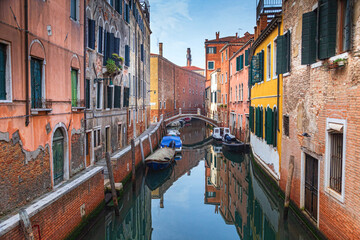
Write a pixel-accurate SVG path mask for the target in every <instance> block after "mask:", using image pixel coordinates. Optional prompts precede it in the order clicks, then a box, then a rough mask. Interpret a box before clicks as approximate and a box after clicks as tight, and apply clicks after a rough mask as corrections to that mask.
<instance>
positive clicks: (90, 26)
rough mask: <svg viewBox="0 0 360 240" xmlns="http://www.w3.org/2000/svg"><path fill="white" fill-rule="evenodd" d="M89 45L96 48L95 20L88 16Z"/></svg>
mask: <svg viewBox="0 0 360 240" xmlns="http://www.w3.org/2000/svg"><path fill="white" fill-rule="evenodd" d="M88 47H89V48H91V49H95V20H92V19H89V18H88Z"/></svg>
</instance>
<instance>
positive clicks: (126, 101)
mask: <svg viewBox="0 0 360 240" xmlns="http://www.w3.org/2000/svg"><path fill="white" fill-rule="evenodd" d="M129 94H130V91H129V88H127V87H124V100H123V104H124V107H129Z"/></svg>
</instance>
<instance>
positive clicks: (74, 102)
mask: <svg viewBox="0 0 360 240" xmlns="http://www.w3.org/2000/svg"><path fill="white" fill-rule="evenodd" d="M84 109H85V100H84V99H71V110H72V111H73V112H77V111H81V110H84Z"/></svg>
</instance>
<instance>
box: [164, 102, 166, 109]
mask: <svg viewBox="0 0 360 240" xmlns="http://www.w3.org/2000/svg"><path fill="white" fill-rule="evenodd" d="M164 109H166V101H164Z"/></svg>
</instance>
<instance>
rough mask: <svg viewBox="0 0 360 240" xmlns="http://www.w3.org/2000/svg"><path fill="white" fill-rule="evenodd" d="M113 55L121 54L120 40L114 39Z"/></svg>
mask: <svg viewBox="0 0 360 240" xmlns="http://www.w3.org/2000/svg"><path fill="white" fill-rule="evenodd" d="M113 53H116V54H117V55H119V54H120V38H116V37H114V50H113Z"/></svg>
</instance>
